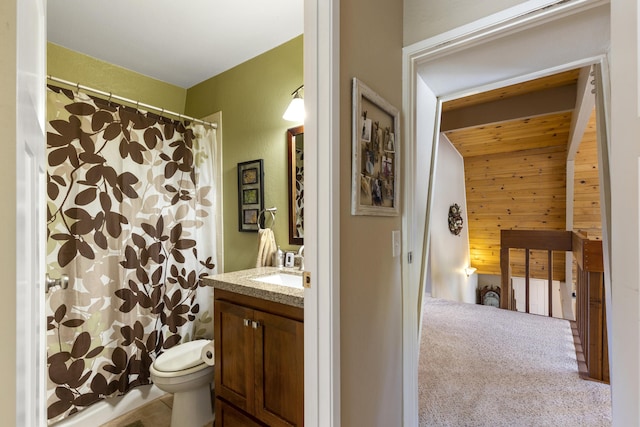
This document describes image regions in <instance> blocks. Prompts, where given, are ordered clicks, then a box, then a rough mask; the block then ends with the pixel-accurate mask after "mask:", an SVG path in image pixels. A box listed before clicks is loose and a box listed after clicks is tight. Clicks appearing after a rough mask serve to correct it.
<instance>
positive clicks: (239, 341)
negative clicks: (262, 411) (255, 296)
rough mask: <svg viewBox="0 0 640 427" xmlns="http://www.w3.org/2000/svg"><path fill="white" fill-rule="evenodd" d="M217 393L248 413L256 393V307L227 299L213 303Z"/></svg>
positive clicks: (251, 409) (252, 406)
mask: <svg viewBox="0 0 640 427" xmlns="http://www.w3.org/2000/svg"><path fill="white" fill-rule="evenodd" d="M214 312H215V319H214V322H215V323H214V338H215V350H216V354H215V358H216V363H215V366H216V367H215V373H216V380H215V381H216V394H217V395H219V396H222V397H223V398H224V399H226V400H227V401H228V402H230V403H232V404H234V405H236V406H237V407H238V408H240V409H243V410H245V411H247V412H249V413H252V412H253V408H254V402H255V392H254V385H253V378H254V371H253V368H254V363H253V357H254V351H253V329H252V328H251V327H250V325H251V320H252V318H253V310H251V309H249V308H246V307H242V306H239V305H235V304H230V303H228V302H225V301H215V306H214Z"/></svg>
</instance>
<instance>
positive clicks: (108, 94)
mask: <svg viewBox="0 0 640 427" xmlns="http://www.w3.org/2000/svg"><path fill="white" fill-rule="evenodd" d="M47 79H48V80H51V81H54V82H56V83H62V84H64V85H67V86H70V87H75V88H76V89H78V90H83V91H85V92H93V93H95V94H98V95H102V96H106V97H109V100H112V99H115V100H118V101H120V102H126V103H127V104H132V105H135V106H136V108H139V107H142V108H144V109H146V110H155V111H159V112H160V116H164V115H165V114H167V115H170V116H174V117H177V118H178V120H189V121H192V122H195V123H200V124H203V125H206V126H211V127H212V128H214V129H218V125H217V124H216V123H211V122H207V121H204V120H200V119H196V118H194V117H189V116H185V115H184V114H180V113H174V112H173V111H168V110H165V109H164V108H158V107H154V106H153V105H149V104H145V103H142V102H140V101H134V100H132V99H127V98H123V97H122V96H118V95H114V94H113V93H111V92H105V91H102V90H99V89H94V88H92V87H89V86H84V85H81V84H80V83H73V82H70V81H67V80H63V79H59V78H58V77H53V76H50V75H47Z"/></svg>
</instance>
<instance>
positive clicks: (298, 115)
mask: <svg viewBox="0 0 640 427" xmlns="http://www.w3.org/2000/svg"><path fill="white" fill-rule="evenodd" d="M302 88H304V85H300V87H299V88H298V89H296V90H294V91H293V92H291V96H293V99H292V100H291V102H290V103H289V106H288V107H287V111H285V112H284V114H283V115H282V118H283V119H285V120H288V121H290V122H302V121H304V99H303V98H302V95H300V91H301V90H302Z"/></svg>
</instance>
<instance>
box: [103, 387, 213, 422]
mask: <svg viewBox="0 0 640 427" xmlns="http://www.w3.org/2000/svg"><path fill="white" fill-rule="evenodd" d="M172 404H173V395H172V394H166V395H164V396H163V397H160V398H158V399H156V400H153V401H151V402H149V403H147V404H146V405H144V406H141V407H140V408H138V409H135V410H133V411H131V412H128V413H126V414H124V415H122V416H120V417H118V418H116V419H115V420H111V421H109V422H108V423H106V424H102V425H101V426H100V427H170V425H171V405H172ZM203 427H213V421H212V422H210V423H209V424H206V425H205V426H203Z"/></svg>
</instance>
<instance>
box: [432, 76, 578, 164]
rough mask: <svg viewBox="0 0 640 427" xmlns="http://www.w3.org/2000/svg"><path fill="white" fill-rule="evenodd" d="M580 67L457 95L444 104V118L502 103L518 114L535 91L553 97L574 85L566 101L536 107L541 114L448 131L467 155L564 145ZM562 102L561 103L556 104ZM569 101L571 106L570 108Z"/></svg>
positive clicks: (475, 113) (529, 102)
mask: <svg viewBox="0 0 640 427" xmlns="http://www.w3.org/2000/svg"><path fill="white" fill-rule="evenodd" d="M579 74H580V69H574V70H569V71H566V72H563V73H559V74H554V75H551V76H547V77H542V78H539V79H535V80H530V81H527V82H524V83H519V84H515V85H511V86H506V87H503V88H499V89H495V90H491V91H487V92H482V93H479V94H475V95H471V96H467V97H464V98H458V99H454V100H452V101H448V102H445V103H443V104H442V111H443V121H444V120H445V116H446V115H451V114H455V113H461V112H464V111H465V110H467V111H470V114H471V115H474V116H476V115H477V111H478V110H477V108H474V107H479V108H485V109H486V108H492V109H493V110H494V111H497V110H498V109H499V106H500V103H502V104H506V105H507V107H506V108H507V109H508V113H510V114H511V113H514V114H515V115H516V116H517V115H518V114H517V112H518V110H519V106H520V105H521V106H523V107H522V111H529V110H528V108H529V107H530V106H531V105H532V104H533V103H534V100H535V98H534V97H535V95H536V93H543V94H544V97H543V99H547V100H548V99H550V98H552V97H553V92H559V91H561V90H562V89H563V88H567V87H568V88H571V89H572V90H571V91H567V94H564V93H563V95H562V96H563V97H568V100H566V102H559V103H557V102H550V101H547V102H544V103H543V108H545V109H546V111H545V110H537V111H536V112H537V113H538V114H530V113H529V114H524V113H523V114H524V115H522V116H520V117H514V118H511V119H504V120H495V119H494V121H492V122H491V123H486V122H485V123H480V124H477V125H475V126H468V127H464V128H458V129H449V130H447V131H445V134H446V135H447V137H448V138H449V140H450V141H451V143H452V144H453V145H454V146H455V147H456V150H458V152H459V153H460V154H461V155H462V156H463V157H465V158H467V157H474V156H486V155H491V154H498V153H507V152H515V151H522V150H531V149H536V148H544V147H551V146H565V147H566V145H567V142H568V139H569V130H570V125H571V114H572V110H573V106H575V92H574V88H575V86H576V84H577V81H578V76H579ZM558 104H560V105H561V107H558V106H557V105H558ZM567 105H570V106H571V107H570V108H567Z"/></svg>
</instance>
